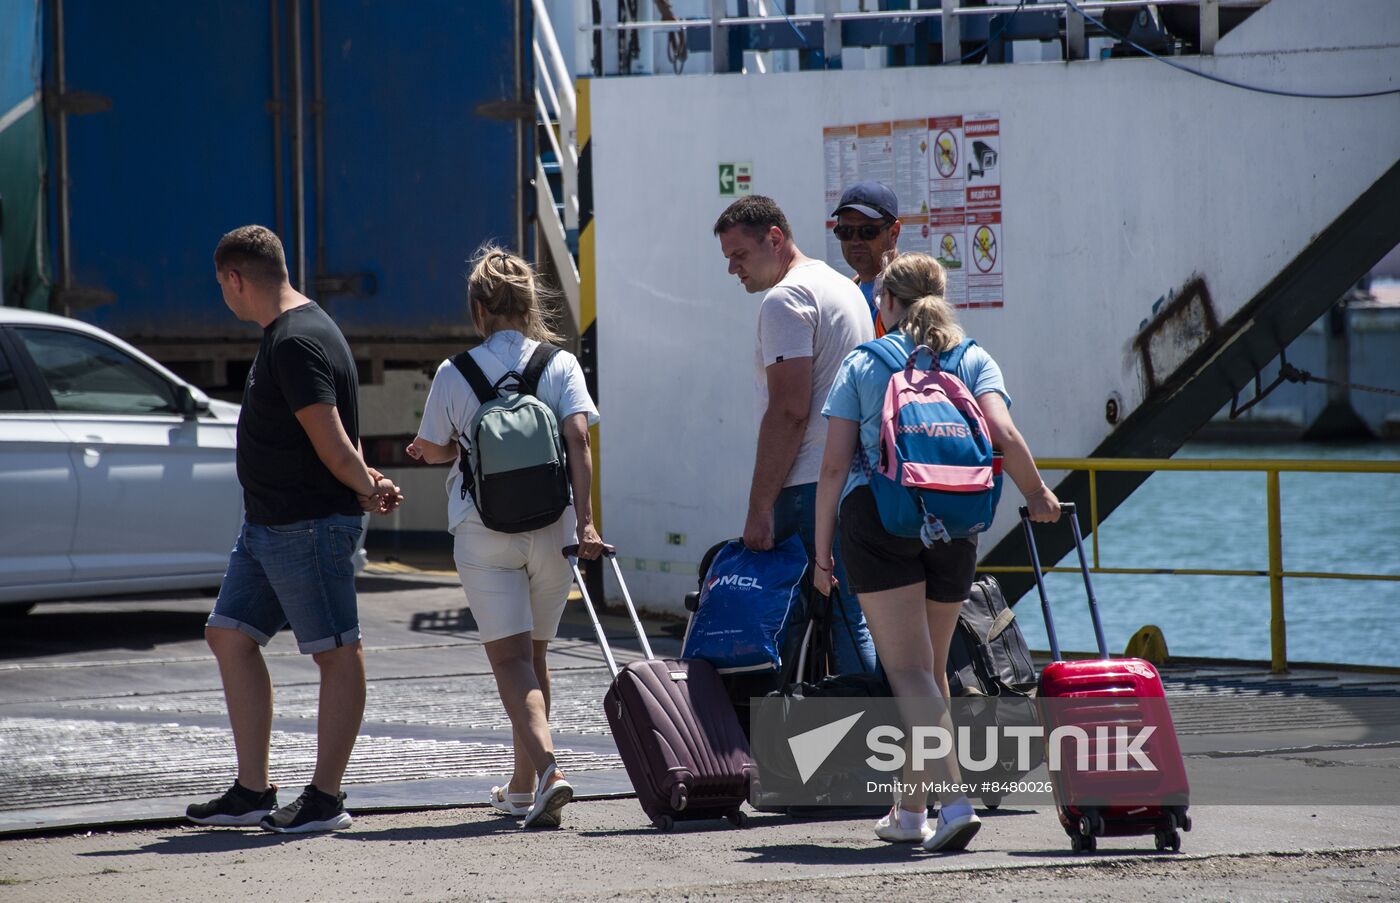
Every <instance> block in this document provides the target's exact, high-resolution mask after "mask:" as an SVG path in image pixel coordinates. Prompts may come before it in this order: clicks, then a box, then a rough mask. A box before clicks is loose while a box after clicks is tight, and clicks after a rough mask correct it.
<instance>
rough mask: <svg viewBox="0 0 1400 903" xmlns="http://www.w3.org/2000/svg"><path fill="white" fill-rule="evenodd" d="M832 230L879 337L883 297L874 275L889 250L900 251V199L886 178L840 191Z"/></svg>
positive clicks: (882, 265) (833, 213)
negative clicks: (876, 289) (884, 181)
mask: <svg viewBox="0 0 1400 903" xmlns="http://www.w3.org/2000/svg"><path fill="white" fill-rule="evenodd" d="M831 215H832V216H834V217H836V226H835V227H834V228H833V229H832V230H831V231H832V232H834V233H835V234H836V237H837V239H838V240H840V242H841V256H842V257H844V258H846V263H848V264H850V266H851V269H853V270H855V271H856V285H857V286H859V287H860V290H861V292H862V294H864V295H865V302H866V303H867V304H869V305H870V316H871V319H873V320H874V322H875V335H876V337H877V338H878V337H879V336H881V335H883V334H884V332H885V329H884V324H883V323H881V322H880V315H879V308H880V299H879V298H877V297H875V277H876V276H878V275H880V270H882V269H883V268H884V266H885V255H886V253H891V254H894V253H898V247H897V246H898V244H899V199H898V198H896V197H895V194H894V192H893V191H891V190H890V187H889V186H888V185H886V184H885V183H883V182H875V181H867V182H857V183H855V184H854V185H852V186H851V187H849V188H847V189H846V191H845V193H844V194H842V195H841V203H839V204H837V205H836V209H835V210H833V211H831Z"/></svg>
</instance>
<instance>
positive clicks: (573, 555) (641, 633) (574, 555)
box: [563, 543, 656, 677]
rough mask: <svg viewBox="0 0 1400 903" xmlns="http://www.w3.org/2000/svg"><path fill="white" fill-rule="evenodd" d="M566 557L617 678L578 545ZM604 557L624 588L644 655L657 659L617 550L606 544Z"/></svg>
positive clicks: (628, 611)
mask: <svg viewBox="0 0 1400 903" xmlns="http://www.w3.org/2000/svg"><path fill="white" fill-rule="evenodd" d="M563 551H564V557H565V558H567V559H569V567H571V568H573V569H574V580H575V581H576V582H577V583H578V591H579V594H580V595H582V596H583V604H584V606H585V607H586V608H587V609H588V618H589V620H591V621H592V622H593V630H594V632H595V633H597V634H598V645H600V646H602V647H603V657H604V658H606V659H607V660H608V670H609V671H611V672H612V676H613V677H617V672H618V670H619V669H618V667H617V659H616V658H614V657H613V652H612V647H611V646H609V645H608V638H607V635H606V634H604V633H603V625H602V623H601V622H600V621H599V620H598V612H597V611H596V610H594V608H593V600H592V599H590V598H589V597H588V587H587V585H585V583H584V579H583V572H582V571H580V570H579V567H578V544H577V543H575V544H573V545H571V546H565V547H564V550H563ZM603 557H604V558H606V559H607V560H608V561H611V562H612V569H613V573H614V574H616V575H617V585H618V586H620V587H622V599H623V601H625V602H626V603H627V613H628V614H629V615H631V616H632V626H633V627H635V628H637V638H638V639H639V640H641V641H642V653H643V654H644V655H645V656H646V657H647V658H649V659H650V658H656V656H655V655H653V654H652V651H651V643H649V642H647V632H646V630H645V629H643V628H642V619H641V618H639V617H637V606H635V605H633V604H632V594H631V593H629V592H628V591H627V581H626V580H623V579H622V568H621V567H620V566H619V565H618V563H617V548H616V547H615V546H610V545H608V544H606V543H604V544H603Z"/></svg>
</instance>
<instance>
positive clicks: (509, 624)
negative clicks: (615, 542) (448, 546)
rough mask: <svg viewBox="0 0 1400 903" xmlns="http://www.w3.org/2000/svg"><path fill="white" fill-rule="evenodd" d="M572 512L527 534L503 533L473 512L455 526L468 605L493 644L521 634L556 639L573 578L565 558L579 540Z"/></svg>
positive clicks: (455, 556)
mask: <svg viewBox="0 0 1400 903" xmlns="http://www.w3.org/2000/svg"><path fill="white" fill-rule="evenodd" d="M576 524H577V520H576V519H575V517H574V509H573V508H572V507H570V508H566V509H565V510H564V513H563V515H562V516H560V518H559V520H557V521H555V522H554V523H552V524H550V525H549V526H548V527H541V528H540V529H538V530H531V531H530V532H528V533H501V532H498V531H496V530H492V529H491V528H489V527H487V526H486V525H485V524H483V523H482V522H481V515H479V514H477V513H476V509H475V508H473V509H472V510H471V512H470V513H469V514H468V515H467V519H466V520H464V521H462V522H461V523H460V524H458V525H457V529H456V539H455V541H454V543H453V549H452V557H453V559H454V560H455V561H456V562H457V576H458V577H460V578H461V580H462V589H463V590H464V591H465V592H466V594H467V605H468V607H470V608H471V611H472V617H473V618H474V619H475V620H476V625H477V627H478V628H479V629H480V631H481V641H482V642H483V643H489V642H491V641H493V640H503V639H505V638H506V637H509V636H515V635H516V634H519V633H529V634H530V638H531V639H534V640H552V639H554V637H555V635H556V634H558V632H559V619H560V618H562V617H563V615H564V603H566V602H567V601H568V600H569V589H570V588H571V587H572V586H573V584H574V573H573V570H572V569H571V568H570V567H569V561H568V559H566V558H565V557H564V555H563V554H562V551H561V550H562V549H563V548H564V546H567V545H571V544H573V543H575V542H577V541H578V539H577V538H576V537H575V535H574V531H575V526H576Z"/></svg>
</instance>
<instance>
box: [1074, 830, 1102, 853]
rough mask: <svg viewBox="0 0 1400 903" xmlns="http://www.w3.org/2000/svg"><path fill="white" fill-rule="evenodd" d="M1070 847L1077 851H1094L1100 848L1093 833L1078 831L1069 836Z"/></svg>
mask: <svg viewBox="0 0 1400 903" xmlns="http://www.w3.org/2000/svg"><path fill="white" fill-rule="evenodd" d="M1069 848H1070V849H1071V850H1073V851H1074V852H1076V853H1092V852H1094V850H1095V849H1097V848H1098V842H1097V841H1095V840H1094V835H1092V834H1080V833H1078V832H1076V833H1074V834H1071V835H1070V836H1069Z"/></svg>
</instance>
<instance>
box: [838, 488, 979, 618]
mask: <svg viewBox="0 0 1400 903" xmlns="http://www.w3.org/2000/svg"><path fill="white" fill-rule="evenodd" d="M839 528H840V530H841V560H842V561H843V562H844V563H845V565H846V579H847V580H848V581H849V582H850V584H851V585H850V589H851V591H852V592H854V593H856V594H860V593H879V592H884V591H885V590H890V589H898V588H899V587H901V586H908V585H910V584H911V583H920V582H922V583H923V584H924V598H926V599H932V600H933V601H935V602H949V603H958V602H961V601H963V600H964V599H966V598H967V596H968V593H969V592H971V591H972V578H973V577H974V576H975V575H976V572H977V538H976V537H975V536H974V537H971V538H969V539H954V540H953V541H951V542H936V543H934V544H933V548H929V547H927V546H925V545H924V544H923V542H922V541H921V540H918V539H909V538H907V537H904V536H892V535H891V534H889V533H887V532H886V531H885V527H884V525H883V524H882V523H880V512H879V510H878V509H876V507H875V494H874V493H873V492H871V491H870V487H869V486H857V487H856V488H855V489H852V490H851V494H850V495H848V496H846V499H845V501H843V502H842V503H841V518H840V524H839Z"/></svg>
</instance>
